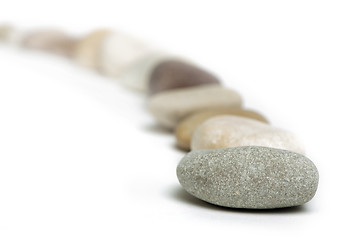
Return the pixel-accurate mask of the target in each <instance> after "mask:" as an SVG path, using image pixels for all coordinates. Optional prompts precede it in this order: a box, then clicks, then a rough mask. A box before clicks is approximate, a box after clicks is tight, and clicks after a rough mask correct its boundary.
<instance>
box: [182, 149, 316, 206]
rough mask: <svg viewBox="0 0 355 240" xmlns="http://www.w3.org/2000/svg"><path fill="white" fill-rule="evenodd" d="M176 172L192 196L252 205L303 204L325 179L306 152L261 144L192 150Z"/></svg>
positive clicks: (225, 204)
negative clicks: (301, 152) (320, 180)
mask: <svg viewBox="0 0 355 240" xmlns="http://www.w3.org/2000/svg"><path fill="white" fill-rule="evenodd" d="M176 172H177V177H178V179H179V181H180V184H181V185H182V187H183V188H184V189H185V190H186V191H187V192H188V193H190V194H191V195H193V196H195V197H197V198H199V199H201V200H203V201H206V202H209V203H212V204H215V205H219V206H224V207H230V208H248V209H272V208H284V207H293V206H299V205H302V204H304V203H306V202H308V201H310V200H311V199H312V198H313V196H314V195H315V193H316V190H317V187H318V179H319V175H318V171H317V168H316V166H315V165H314V164H313V163H312V161H311V160H309V159H308V158H306V157H305V156H303V155H301V154H298V153H295V152H290V151H286V150H280V149H274V148H267V147H257V146H246V147H236V148H223V149H214V150H197V151H192V152H190V153H188V154H187V155H185V157H184V158H183V159H182V160H181V161H180V163H179V165H178V167H177V171H176Z"/></svg>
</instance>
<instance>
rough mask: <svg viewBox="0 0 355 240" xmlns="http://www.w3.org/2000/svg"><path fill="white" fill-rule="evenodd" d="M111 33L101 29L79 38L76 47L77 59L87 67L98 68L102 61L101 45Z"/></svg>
mask: <svg viewBox="0 0 355 240" xmlns="http://www.w3.org/2000/svg"><path fill="white" fill-rule="evenodd" d="M109 33H110V31H109V30H106V29H101V30H97V31H94V32H92V33H90V34H88V35H87V36H85V37H84V38H82V39H81V40H79V41H78V43H77V45H76V48H75V59H76V61H77V62H78V63H79V64H80V65H83V66H85V67H89V68H94V69H97V68H98V67H99V62H100V51H101V45H102V42H103V41H104V39H105V38H106V37H107V36H108V34H109Z"/></svg>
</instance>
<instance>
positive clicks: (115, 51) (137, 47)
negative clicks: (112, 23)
mask: <svg viewBox="0 0 355 240" xmlns="http://www.w3.org/2000/svg"><path fill="white" fill-rule="evenodd" d="M153 52H156V50H154V49H153V48H151V47H150V46H148V45H146V44H145V43H143V42H141V41H139V40H137V39H136V38H134V37H132V36H129V35H127V34H123V33H120V32H114V33H111V34H109V35H107V37H106V38H105V39H104V41H103V42H102V46H101V49H100V56H99V58H100V60H99V65H100V72H101V73H102V74H104V75H107V76H110V77H114V78H117V77H120V76H121V75H122V73H123V72H124V71H126V70H127V69H128V68H130V67H131V66H133V65H134V64H135V63H137V62H138V61H140V60H142V59H144V58H146V57H147V56H149V55H150V54H152V53H153Z"/></svg>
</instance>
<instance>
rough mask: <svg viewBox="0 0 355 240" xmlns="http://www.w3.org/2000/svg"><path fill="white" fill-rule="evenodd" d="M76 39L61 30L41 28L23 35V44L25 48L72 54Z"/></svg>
mask: <svg viewBox="0 0 355 240" xmlns="http://www.w3.org/2000/svg"><path fill="white" fill-rule="evenodd" d="M75 44H76V39H73V38H72V37H70V36H68V35H67V34H66V33H64V32H62V31H60V30H55V29H53V30H51V29H49V30H40V31H35V32H30V33H27V34H26V35H25V36H23V39H22V41H21V45H22V47H24V48H28V49H35V50H41V51H45V52H51V53H54V54H58V55H64V56H72V55H73V51H74V48H75Z"/></svg>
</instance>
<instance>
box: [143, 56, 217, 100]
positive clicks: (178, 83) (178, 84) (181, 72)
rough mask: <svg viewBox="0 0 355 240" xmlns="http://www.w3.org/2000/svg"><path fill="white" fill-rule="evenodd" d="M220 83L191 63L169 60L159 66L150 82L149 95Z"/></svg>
mask: <svg viewBox="0 0 355 240" xmlns="http://www.w3.org/2000/svg"><path fill="white" fill-rule="evenodd" d="M211 83H215V84H217V83H220V81H219V80H218V79H217V77H215V76H214V75H212V74H211V73H209V72H206V71H205V70H203V69H201V68H199V67H197V66H194V65H192V64H190V63H186V62H182V61H177V60H168V61H164V62H161V63H160V64H159V65H157V66H156V67H155V68H154V70H153V72H152V74H151V76H150V81H149V93H150V94H156V93H159V92H162V91H166V90H171V89H175V88H187V87H192V86H198V85H202V84H211Z"/></svg>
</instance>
